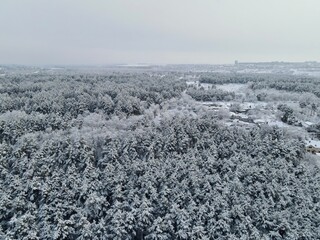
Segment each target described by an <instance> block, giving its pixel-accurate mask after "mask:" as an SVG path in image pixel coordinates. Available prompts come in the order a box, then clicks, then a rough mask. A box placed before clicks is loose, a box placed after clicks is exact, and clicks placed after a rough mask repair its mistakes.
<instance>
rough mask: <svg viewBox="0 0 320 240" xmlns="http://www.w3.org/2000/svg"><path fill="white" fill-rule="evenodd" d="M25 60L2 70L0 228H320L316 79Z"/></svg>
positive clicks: (67, 231)
mask: <svg viewBox="0 0 320 240" xmlns="http://www.w3.org/2000/svg"><path fill="white" fill-rule="evenodd" d="M2 71H3V70H2ZM28 71H29V69H28V68H27V70H25V69H23V70H21V71H18V70H17V69H13V70H12V69H9V68H8V69H7V72H3V73H2V74H0V193H1V194H0V239H26V240H27V239H30V240H31V239H79V240H80V239H88V240H89V239H90V240H91V239H97V240H98V239H119V240H120V239H128V240H129V239H136V240H143V239H159V240H165V239H228V240H229V239H252V240H256V239H263V240H269V239H270V240H271V239H276V240H278V239H279V240H280V239H287V240H293V239H299V240H307V239H320V224H319V223H320V169H319V168H320V160H319V159H320V157H319V155H317V154H316V153H315V151H317V149H319V148H318V147H319V146H320V145H319V146H318V145H317V144H318V142H319V137H320V85H319V81H320V79H319V78H318V77H312V76H305V75H292V74H273V73H267V74H262V73H236V72H229V73H212V72H195V71H194V72H192V71H173V70H172V69H169V68H168V70H167V71H164V70H161V71H160V70H158V71H152V70H145V69H138V70H136V71H107V72H99V73H95V72H94V71H58V70H56V71H36V72H34V69H31V70H30V71H31V72H28ZM0 73H1V72H0ZM307 147H309V148H310V149H311V148H312V151H313V152H312V153H310V152H309V151H307V150H306V148H307Z"/></svg>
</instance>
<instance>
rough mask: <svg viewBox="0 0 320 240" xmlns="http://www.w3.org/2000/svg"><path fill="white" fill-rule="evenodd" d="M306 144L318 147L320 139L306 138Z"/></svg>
mask: <svg viewBox="0 0 320 240" xmlns="http://www.w3.org/2000/svg"><path fill="white" fill-rule="evenodd" d="M306 144H307V146H310V145H311V146H314V147H320V140H312V139H308V140H306Z"/></svg>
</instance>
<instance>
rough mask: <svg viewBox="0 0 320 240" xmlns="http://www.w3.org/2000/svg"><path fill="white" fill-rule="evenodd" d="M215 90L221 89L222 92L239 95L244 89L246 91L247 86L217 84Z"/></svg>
mask: <svg viewBox="0 0 320 240" xmlns="http://www.w3.org/2000/svg"><path fill="white" fill-rule="evenodd" d="M216 88H217V89H221V90H223V91H228V92H236V93H239V92H243V91H244V90H245V89H247V88H248V85H247V84H237V83H229V84H217V85H216Z"/></svg>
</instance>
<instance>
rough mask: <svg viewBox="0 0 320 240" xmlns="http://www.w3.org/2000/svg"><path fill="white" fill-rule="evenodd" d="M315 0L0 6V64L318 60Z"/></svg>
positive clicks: (125, 0) (34, 1) (70, 0)
mask: <svg viewBox="0 0 320 240" xmlns="http://www.w3.org/2000/svg"><path fill="white" fill-rule="evenodd" d="M319 9H320V1H318V0H304V1H302V0H241V1H236V0H200V1H194V0H193V1H192V0H171V1H169V0H162V1H156V0H136V1H129V0H116V1H111V0H105V1H99V0H90V1H89V0H57V1H49V0H25V1H19V0H2V1H1V3H0V31H1V33H0V36H1V37H0V64H44V65H45V64H89V65H94V64H113V63H152V64H163V63H173V64H175V63H182V64H204V63H208V64H219V63H232V62H234V60H239V61H308V60H310V61H312V60H313V61H320V47H319V42H320V32H319V31H318V25H319V23H320V14H319V13H320V10H319Z"/></svg>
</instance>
